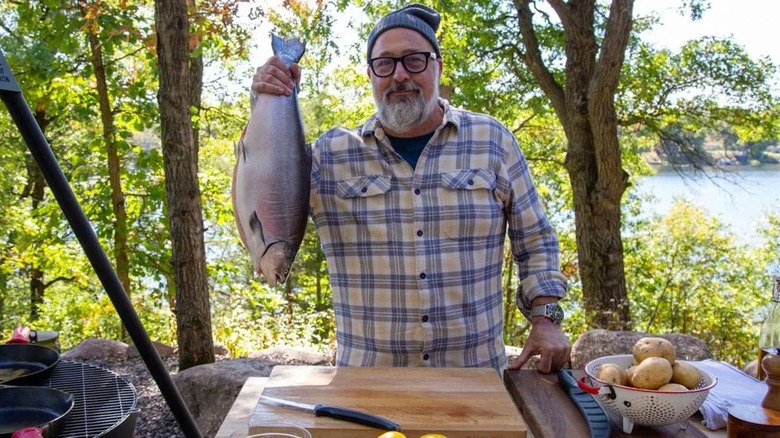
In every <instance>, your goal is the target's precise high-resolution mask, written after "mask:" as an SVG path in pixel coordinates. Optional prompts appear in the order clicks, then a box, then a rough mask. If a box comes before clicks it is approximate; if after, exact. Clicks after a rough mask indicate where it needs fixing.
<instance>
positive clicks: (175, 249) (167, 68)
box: [154, 0, 214, 370]
mask: <svg viewBox="0 0 780 438" xmlns="http://www.w3.org/2000/svg"><path fill="white" fill-rule="evenodd" d="M154 5H155V23H156V25H157V55H158V63H159V70H160V90H159V94H158V101H159V105H160V122H161V132H162V145H163V164H164V169H165V191H166V198H167V201H168V208H169V217H170V224H171V240H172V243H173V246H172V260H171V261H172V264H173V272H174V274H173V277H174V281H175V286H176V322H177V331H176V332H177V336H178V342H179V370H184V369H187V368H190V367H192V366H195V365H200V364H205V363H213V362H214V344H213V339H212V334H211V315H210V308H209V290H208V281H207V280H208V279H207V276H206V257H205V247H204V244H203V216H202V212H201V199H200V188H199V186H198V150H197V148H196V147H195V137H194V132H193V127H192V120H191V117H190V104H191V103H192V92H191V84H192V82H191V77H190V50H189V44H188V43H189V22H188V16H187V2H186V0H155V2H154Z"/></svg>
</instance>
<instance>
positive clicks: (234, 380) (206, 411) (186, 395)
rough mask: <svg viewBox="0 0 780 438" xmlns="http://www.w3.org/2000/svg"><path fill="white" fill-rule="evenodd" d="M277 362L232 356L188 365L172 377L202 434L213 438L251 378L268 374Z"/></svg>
mask: <svg viewBox="0 0 780 438" xmlns="http://www.w3.org/2000/svg"><path fill="white" fill-rule="evenodd" d="M277 364H278V363H277V362H269V361H266V360H261V359H247V358H242V359H231V360H224V361H222V362H217V363H213V364H207V365H198V366H194V367H192V368H188V369H186V370H184V371H181V372H179V373H178V374H175V375H174V376H173V382H174V383H175V384H176V387H177V388H178V389H179V393H180V394H181V396H182V399H184V401H185V402H186V403H187V407H188V408H189V410H190V413H191V414H192V416H193V418H194V419H195V422H196V423H197V425H198V429H200V431H201V432H202V433H203V436H206V437H213V436H214V435H215V434H216V433H217V431H218V430H219V426H220V425H221V424H222V421H223V420H224V419H225V416H227V413H228V412H229V411H230V407H231V406H233V402H234V401H235V399H236V397H237V396H238V393H239V392H241V388H242V387H243V386H244V383H245V382H246V379H247V378H249V377H268V376H269V375H271V369H273V367H274V366H275V365H277Z"/></svg>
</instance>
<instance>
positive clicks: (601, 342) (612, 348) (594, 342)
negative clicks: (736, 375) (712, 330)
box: [571, 329, 712, 369]
mask: <svg viewBox="0 0 780 438" xmlns="http://www.w3.org/2000/svg"><path fill="white" fill-rule="evenodd" d="M645 336H655V337H659V338H664V339H667V340H669V342H671V343H672V344H673V345H674V347H675V351H676V352H677V357H678V358H679V359H682V360H705V359H711V358H712V355H711V354H710V350H709V349H708V348H707V344H705V343H704V341H702V340H701V339H699V338H696V337H694V336H691V335H683V334H676V333H667V334H652V333H644V332H632V331H610V330H603V329H597V330H590V331H588V332H586V333H585V334H583V335H582V336H580V338H579V339H577V340H576V341H575V342H574V345H572V348H571V367H572V368H574V369H581V368H585V365H586V364H587V363H588V362H590V361H591V360H594V359H598V358H599V357H602V356H612V355H616V354H631V350H632V348H633V347H634V344H635V343H636V341H638V340H639V339H641V338H643V337H645Z"/></svg>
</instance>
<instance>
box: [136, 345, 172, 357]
mask: <svg viewBox="0 0 780 438" xmlns="http://www.w3.org/2000/svg"><path fill="white" fill-rule="evenodd" d="M152 346H153V347H154V349H155V350H157V354H158V355H159V356H160V357H161V358H163V359H165V358H166V357H171V356H173V352H174V348H173V347H171V346H170V345H167V344H163V343H162V342H157V341H152ZM127 357H128V358H136V357H141V354H140V353H139V352H138V347H136V346H135V344H130V345H129V346H128V347H127Z"/></svg>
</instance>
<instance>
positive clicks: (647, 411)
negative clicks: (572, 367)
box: [578, 354, 718, 433]
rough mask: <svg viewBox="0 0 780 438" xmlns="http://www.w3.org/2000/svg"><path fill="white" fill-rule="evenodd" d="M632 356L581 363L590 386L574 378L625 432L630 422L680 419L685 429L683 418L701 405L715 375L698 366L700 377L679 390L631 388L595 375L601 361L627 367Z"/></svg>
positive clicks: (644, 423) (664, 422)
mask: <svg viewBox="0 0 780 438" xmlns="http://www.w3.org/2000/svg"><path fill="white" fill-rule="evenodd" d="M632 360H633V356H632V355H630V354H620V355H616V356H604V357H601V358H598V359H595V360H592V361H590V362H588V364H587V365H585V374H587V375H588V377H589V378H590V380H591V382H592V384H594V386H590V385H587V384H585V382H584V379H585V378H584V377H583V378H582V379H580V381H579V382H578V383H579V386H580V388H581V389H582V390H584V391H586V392H589V393H591V394H594V395H595V398H596V400H598V402H599V404H600V405H601V406H602V407H603V408H604V409H605V410H607V411H609V412H610V413H612V414H613V415H616V416H619V417H620V418H621V419H622V420H623V432H625V433H631V430H632V429H633V428H634V424H639V425H642V426H663V425H667V424H674V423H680V427H681V428H682V429H685V425H684V422H685V420H687V419H688V418H689V417H690V416H691V415H693V414H694V413H695V412H696V411H697V410H698V409H699V407H701V405H702V403H704V399H706V398H707V394H708V393H709V391H710V389H712V387H713V386H715V384H716V383H718V379H717V378H716V377H715V376H713V375H712V374H710V373H708V372H706V371H704V370H702V369H701V368H699V371H700V372H701V374H702V376H703V377H702V379H701V381H700V382H699V385H698V386H697V387H696V388H695V389H692V390H690V391H683V392H672V391H654V390H650V389H640V388H632V387H629V386H623V385H615V384H613V383H607V382H604V381H602V380H599V379H597V378H596V375H597V374H598V371H599V367H601V365H603V364H606V363H612V364H615V365H617V366H619V367H621V368H623V369H628V368H629V367H630V366H631V361H632ZM680 362H684V361H680Z"/></svg>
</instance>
